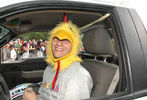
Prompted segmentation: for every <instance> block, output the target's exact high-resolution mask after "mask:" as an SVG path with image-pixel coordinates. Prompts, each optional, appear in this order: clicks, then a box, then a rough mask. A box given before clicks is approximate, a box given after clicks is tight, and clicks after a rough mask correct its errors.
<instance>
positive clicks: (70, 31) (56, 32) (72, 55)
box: [46, 15, 82, 73]
mask: <svg viewBox="0 0 147 100" xmlns="http://www.w3.org/2000/svg"><path fill="white" fill-rule="evenodd" d="M54 37H57V38H58V39H59V40H63V39H67V40H69V41H70V42H71V44H72V50H71V51H70V52H69V53H68V54H67V55H65V56H63V57H61V58H55V57H54V55H53V53H52V40H53V38H54ZM80 46H81V37H80V31H79V29H78V28H77V27H76V25H74V24H73V23H72V22H71V21H69V22H67V19H66V16H65V15H64V22H62V23H60V24H58V25H57V26H56V27H55V28H54V29H53V30H52V31H51V32H50V38H49V41H48V44H47V59H46V62H47V63H49V64H51V65H52V66H53V71H55V70H57V71H62V70H64V69H66V68H68V67H69V66H70V64H72V63H73V62H76V61H78V62H81V61H82V60H81V58H80V57H79V56H78V53H79V50H80ZM59 67H60V68H59ZM57 71H56V73H58V72H57Z"/></svg>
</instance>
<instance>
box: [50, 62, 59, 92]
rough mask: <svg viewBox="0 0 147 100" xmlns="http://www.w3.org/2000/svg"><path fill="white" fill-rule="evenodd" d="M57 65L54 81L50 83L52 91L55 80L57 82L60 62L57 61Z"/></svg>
mask: <svg viewBox="0 0 147 100" xmlns="http://www.w3.org/2000/svg"><path fill="white" fill-rule="evenodd" d="M57 64H58V65H57V70H56V74H55V76H54V79H53V82H52V90H54V88H55V84H56V80H57V77H58V73H59V70H60V61H58V63H57Z"/></svg>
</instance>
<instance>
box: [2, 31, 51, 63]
mask: <svg viewBox="0 0 147 100" xmlns="http://www.w3.org/2000/svg"><path fill="white" fill-rule="evenodd" d="M48 38H49V35H48V32H32V33H25V34H23V35H20V36H17V37H16V38H14V39H13V40H11V41H10V42H9V43H7V44H6V45H5V46H3V47H2V63H9V62H11V63H12V62H14V63H15V61H18V60H23V59H27V58H37V57H46V45H47V40H48Z"/></svg>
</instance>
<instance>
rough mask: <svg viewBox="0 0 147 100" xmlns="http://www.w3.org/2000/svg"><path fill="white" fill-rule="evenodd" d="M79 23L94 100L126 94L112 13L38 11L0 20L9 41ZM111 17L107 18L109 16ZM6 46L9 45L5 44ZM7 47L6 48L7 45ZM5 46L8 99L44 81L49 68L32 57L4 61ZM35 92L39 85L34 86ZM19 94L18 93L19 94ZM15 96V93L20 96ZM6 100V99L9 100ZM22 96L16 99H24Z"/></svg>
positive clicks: (2, 91) (0, 69)
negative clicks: (22, 88) (28, 85)
mask: <svg viewBox="0 0 147 100" xmlns="http://www.w3.org/2000/svg"><path fill="white" fill-rule="evenodd" d="M64 13H66V16H67V20H68V21H72V22H73V23H74V24H76V25H77V26H78V27H79V28H80V31H81V37H82V42H83V45H82V47H83V48H84V50H80V53H79V56H80V57H81V58H82V60H83V62H82V63H81V64H82V65H83V66H84V67H85V69H87V71H88V72H89V73H90V75H91V77H92V79H93V83H94V85H93V88H92V92H91V98H92V97H102V96H107V95H112V94H115V93H119V92H122V91H125V88H126V84H124V81H123V79H124V78H123V76H122V70H123V69H122V68H121V62H120V59H121V54H120V52H119V45H118V43H117V38H116V37H117V34H116V33H117V32H116V29H115V24H114V18H113V16H111V14H110V13H111V12H107V11H99V12H87V11H74V10H38V11H28V12H27V11H26V12H20V13H16V14H13V15H11V16H8V17H4V18H3V19H0V20H1V22H0V25H1V26H3V27H5V28H7V29H9V30H10V32H9V34H7V35H6V36H5V37H7V38H5V39H3V40H2V41H0V42H1V45H3V44H2V43H3V41H5V42H7V43H8V42H9V41H10V40H13V39H14V38H17V37H18V36H20V35H23V34H26V33H27V34H29V33H30V32H49V31H50V30H51V29H52V28H54V27H55V26H56V25H57V24H58V23H60V22H62V21H63V14H64ZM107 14H109V16H107V17H105V15H107ZM5 45H6V43H5ZM3 46H4V45H3ZM2 49H3V48H2V47H1V54H0V56H1V58H0V59H1V62H0V64H1V65H0V73H1V76H0V77H1V79H0V97H3V98H5V99H6V100H8V98H9V95H10V94H9V90H11V89H12V88H14V87H16V86H17V85H19V84H23V83H38V82H41V81H42V75H43V71H44V69H45V68H46V67H47V65H48V64H47V63H46V62H45V58H46V56H44V57H41V58H38V57H32V58H27V59H24V60H16V61H10V62H9V61H4V60H3V58H2V57H3V56H2V55H3V54H2ZM33 88H34V89H36V91H37V89H38V88H39V86H38V85H37V86H33ZM16 93H17V92H16ZM16 93H14V94H16ZM5 99H3V100H5ZM20 99H21V96H20V97H17V98H14V99H13V100H20Z"/></svg>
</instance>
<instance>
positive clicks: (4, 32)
mask: <svg viewBox="0 0 147 100" xmlns="http://www.w3.org/2000/svg"><path fill="white" fill-rule="evenodd" d="M9 33H10V30H9V29H8V28H5V27H3V26H1V25H0V39H2V38H3V37H5V36H6V35H7V34H9Z"/></svg>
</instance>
